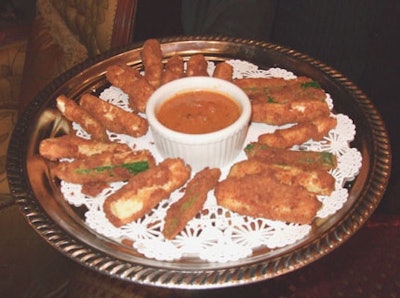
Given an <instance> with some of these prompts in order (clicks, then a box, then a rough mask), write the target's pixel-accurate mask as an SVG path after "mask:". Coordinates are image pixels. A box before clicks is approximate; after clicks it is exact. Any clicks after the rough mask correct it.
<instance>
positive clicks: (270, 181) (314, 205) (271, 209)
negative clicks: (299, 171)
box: [215, 174, 321, 224]
mask: <svg viewBox="0 0 400 298" xmlns="http://www.w3.org/2000/svg"><path fill="white" fill-rule="evenodd" d="M215 197H216V199H217V202H218V205H220V206H222V207H225V208H227V209H230V210H232V211H235V212H237V213H239V214H242V215H248V216H252V217H263V218H267V219H271V220H279V221H284V222H291V223H298V224H310V223H311V222H312V221H313V219H314V217H315V215H316V213H317V211H318V210H319V209H320V207H321V202H320V201H318V199H317V197H316V195H315V194H313V193H310V192H308V191H307V190H305V189H304V188H303V187H300V186H288V185H285V184H283V183H280V182H279V181H277V180H276V179H275V178H274V177H272V176H270V175H264V174H254V175H245V176H243V177H241V178H235V177H231V178H227V179H225V180H223V181H221V182H219V183H218V185H217V186H216V188H215Z"/></svg>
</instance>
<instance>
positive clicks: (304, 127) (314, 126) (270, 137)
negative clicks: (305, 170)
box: [258, 117, 337, 148]
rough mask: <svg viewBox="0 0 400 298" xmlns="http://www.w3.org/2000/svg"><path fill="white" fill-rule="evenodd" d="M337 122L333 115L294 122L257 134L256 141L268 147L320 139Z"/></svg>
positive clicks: (281, 146)
mask: <svg viewBox="0 0 400 298" xmlns="http://www.w3.org/2000/svg"><path fill="white" fill-rule="evenodd" d="M336 124H337V121H336V119H335V118H333V117H319V118H316V119H314V120H313V121H310V122H302V123H298V124H295V125H293V126H291V127H289V128H284V129H277V130H275V131H274V132H273V133H265V134H261V135H259V136H258V142H259V143H262V144H265V145H267V146H269V147H276V148H291V147H293V146H294V145H300V144H303V143H304V142H306V141H308V140H311V139H312V140H315V141H319V140H321V139H322V138H323V137H324V136H325V135H326V134H327V133H328V132H329V131H330V130H331V129H333V128H334V127H335V126H336Z"/></svg>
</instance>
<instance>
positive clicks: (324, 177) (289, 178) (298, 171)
mask: <svg viewBox="0 0 400 298" xmlns="http://www.w3.org/2000/svg"><path fill="white" fill-rule="evenodd" d="M261 173H263V174H266V173H268V175H270V176H273V177H275V178H276V179H277V180H278V181H279V182H281V183H283V184H286V185H289V186H290V185H298V186H302V187H304V188H305V189H306V190H307V191H309V192H312V193H315V194H317V195H330V194H331V193H332V191H333V190H334V189H335V178H333V176H332V175H330V174H329V173H328V172H327V171H325V170H320V169H314V170H310V169H307V170H305V169H302V168H300V167H296V166H292V165H279V164H275V163H264V162H262V161H260V160H257V159H254V158H253V159H248V160H243V161H240V162H238V163H236V164H234V165H232V167H231V169H230V171H229V174H228V177H236V178H240V177H243V176H245V175H254V174H261Z"/></svg>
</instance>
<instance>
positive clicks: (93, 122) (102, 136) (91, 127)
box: [56, 95, 108, 141]
mask: <svg viewBox="0 0 400 298" xmlns="http://www.w3.org/2000/svg"><path fill="white" fill-rule="evenodd" d="M56 101H57V109H58V110H59V111H60V112H61V113H62V114H63V115H64V116H65V118H67V119H68V120H69V121H71V122H76V123H78V124H80V126H81V127H82V128H83V130H85V131H86V132H87V133H88V134H90V136H91V137H92V138H93V139H96V140H100V141H107V140H108V135H107V130H106V127H105V126H104V125H103V124H102V123H101V122H100V121H98V120H97V119H96V118H94V117H93V116H92V115H91V114H90V113H89V112H88V111H87V110H85V109H83V108H82V107H80V106H79V105H78V104H77V103H76V102H75V101H74V100H72V99H69V98H68V97H66V96H65V95H60V96H58V97H57V98H56Z"/></svg>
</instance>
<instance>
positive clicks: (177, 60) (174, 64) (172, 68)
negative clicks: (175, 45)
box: [161, 54, 185, 84]
mask: <svg viewBox="0 0 400 298" xmlns="http://www.w3.org/2000/svg"><path fill="white" fill-rule="evenodd" d="M184 76H185V72H184V63H183V59H182V57H181V56H179V55H178V54H175V55H173V56H172V57H171V58H169V59H168V61H167V63H166V64H165V69H164V72H163V74H162V77H161V84H165V83H168V82H171V81H173V80H176V79H180V78H183V77H184Z"/></svg>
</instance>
